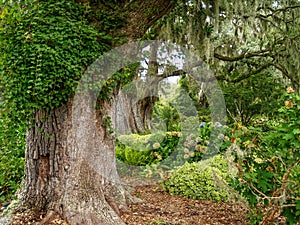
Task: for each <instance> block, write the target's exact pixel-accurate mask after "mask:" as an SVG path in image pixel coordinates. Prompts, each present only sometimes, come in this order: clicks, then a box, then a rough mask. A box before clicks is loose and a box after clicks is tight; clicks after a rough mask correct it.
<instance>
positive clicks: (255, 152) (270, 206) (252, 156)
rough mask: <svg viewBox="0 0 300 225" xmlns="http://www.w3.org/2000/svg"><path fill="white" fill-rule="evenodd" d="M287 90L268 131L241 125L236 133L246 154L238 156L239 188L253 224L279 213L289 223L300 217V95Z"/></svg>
mask: <svg viewBox="0 0 300 225" xmlns="http://www.w3.org/2000/svg"><path fill="white" fill-rule="evenodd" d="M287 92H288V93H287V94H286V95H284V98H285V105H284V106H283V107H281V108H280V110H279V112H280V117H281V118H280V119H279V120H278V121H275V122H276V123H277V126H273V127H270V129H269V131H268V132H263V131H262V129H261V128H260V129H255V128H245V127H242V126H239V127H237V128H236V131H235V132H233V134H234V135H235V142H236V143H234V144H235V146H236V148H240V149H242V150H243V151H242V152H243V154H242V157H240V156H238V155H237V162H238V165H239V171H240V173H239V182H236V189H237V190H238V191H240V193H241V194H242V195H243V196H244V197H245V198H246V199H247V201H248V203H249V205H250V206H251V208H252V209H253V210H252V212H251V222H252V224H258V223H259V224H267V221H274V220H275V219H276V218H277V217H278V216H284V217H286V222H287V224H295V223H296V222H297V221H299V220H300V181H299V176H300V129H299V124H300V120H299V118H300V96H299V95H297V94H296V93H294V90H293V89H292V88H288V89H287ZM235 152H238V151H235ZM261 206H263V207H261ZM262 208H263V209H264V210H262Z"/></svg>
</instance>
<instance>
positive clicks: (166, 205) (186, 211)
mask: <svg viewBox="0 0 300 225" xmlns="http://www.w3.org/2000/svg"><path fill="white" fill-rule="evenodd" d="M134 195H135V196H137V197H139V198H140V199H142V200H143V201H144V202H143V203H138V204H132V205H130V209H131V211H130V212H128V213H126V214H123V215H122V219H123V221H124V222H125V223H126V224H131V225H146V224H147V225H158V224H167V225H220V224H224V225H229V224H241V225H247V224H249V221H248V219H247V216H246V214H247V212H246V210H245V209H244V208H243V207H242V206H241V205H239V204H237V203H233V202H232V203H230V202H226V203H225V202H219V203H214V202H211V201H199V200H191V199H188V198H184V197H179V196H170V195H169V194H168V193H166V192H163V191H162V190H161V188H159V187H158V186H156V185H155V186H144V187H137V188H136V190H135V192H134Z"/></svg>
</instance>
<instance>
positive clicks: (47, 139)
mask: <svg viewBox="0 0 300 225" xmlns="http://www.w3.org/2000/svg"><path fill="white" fill-rule="evenodd" d="M79 2H81V1H79ZM82 2H86V1H82ZM124 2H125V1H122V7H125V8H126V10H127V11H126V10H125V9H124V12H125V14H126V13H127V14H126V15H127V16H126V18H127V21H126V23H125V24H124V26H122V27H121V28H118V29H119V34H120V36H121V37H123V38H127V40H129V41H130V40H131V41H132V40H135V39H136V38H139V37H141V36H142V35H143V34H144V32H146V30H147V29H148V28H149V27H150V26H151V25H152V24H153V23H154V22H155V21H156V20H158V19H159V18H161V17H162V16H163V15H164V14H166V13H167V12H169V11H170V9H171V3H170V1H165V0H158V1H150V0H146V1H144V0H143V1H142V0H136V1H128V2H127V3H126V4H125V3H124ZM123 3H124V4H123ZM95 4H96V3H94V2H92V1H91V5H92V7H95ZM157 9H159V10H158V11H157ZM81 97H82V99H81V101H75V100H74V97H70V98H69V100H68V101H67V103H66V104H63V105H61V106H60V107H57V108H55V109H53V110H43V109H40V110H37V112H36V113H35V114H34V121H35V122H34V124H32V126H31V127H30V128H29V129H28V131H27V139H26V141H27V146H26V178H25V187H24V189H23V191H22V195H21V203H22V205H23V206H25V207H26V208H30V209H34V210H46V211H47V212H48V213H47V216H46V218H45V219H44V220H43V222H42V223H41V224H47V222H49V221H50V220H51V219H52V218H53V217H54V216H56V215H60V216H61V217H62V218H63V219H65V220H66V221H67V222H68V223H69V224H71V225H75V224H87V225H95V224H106V225H107V224H108V225H110V224H111V225H118V224H124V223H123V222H122V220H121V219H120V217H119V215H120V214H121V213H122V210H126V205H127V204H128V203H129V202H132V201H135V199H134V198H133V197H132V196H131V195H130V194H129V192H128V191H127V190H126V189H125V187H124V186H123V185H122V183H121V181H120V179H119V176H118V173H117V169H116V163H115V137H114V136H113V134H111V132H110V129H111V128H110V123H109V118H113V116H112V115H114V114H115V112H114V110H115V109H116V108H115V107H113V106H112V104H111V101H108V100H107V101H102V102H101V105H100V107H99V109H97V110H94V106H93V103H92V102H93V101H92V99H90V98H89V97H87V96H81Z"/></svg>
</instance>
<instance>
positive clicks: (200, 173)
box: [163, 155, 230, 201]
mask: <svg viewBox="0 0 300 225" xmlns="http://www.w3.org/2000/svg"><path fill="white" fill-rule="evenodd" d="M229 181H230V174H229V173H228V164H227V162H226V160H225V159H224V158H223V157H222V156H221V155H217V156H215V157H213V158H211V159H208V160H204V161H201V162H193V163H186V164H185V165H183V166H182V167H180V168H179V169H178V170H176V171H175V172H174V174H172V175H171V176H170V178H169V179H167V180H165V181H164V184H163V186H164V189H165V190H167V191H168V192H169V193H170V194H172V195H182V196H186V197H189V198H192V199H207V200H212V201H225V200H227V199H228V189H227V188H226V183H227V182H229Z"/></svg>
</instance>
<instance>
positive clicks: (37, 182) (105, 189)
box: [23, 98, 130, 224]
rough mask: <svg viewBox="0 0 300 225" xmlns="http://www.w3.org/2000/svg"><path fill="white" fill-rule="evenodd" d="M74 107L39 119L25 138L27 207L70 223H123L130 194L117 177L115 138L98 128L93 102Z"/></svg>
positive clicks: (42, 113)
mask: <svg viewBox="0 0 300 225" xmlns="http://www.w3.org/2000/svg"><path fill="white" fill-rule="evenodd" d="M72 103H73V101H69V102H68V104H66V105H65V106H62V107H60V108H58V109H56V110H53V111H51V112H44V111H40V112H38V113H36V115H35V116H36V118H35V121H36V123H35V126H33V127H32V128H31V129H29V130H28V133H27V149H26V162H27V163H26V187H25V190H24V191H25V192H24V193H25V195H24V199H23V202H24V203H26V206H27V207H28V206H29V207H33V206H34V208H37V209H47V210H50V211H52V212H55V213H58V214H60V215H61V216H63V218H65V219H67V221H68V222H69V223H70V224H123V222H122V221H121V220H120V218H119V217H118V214H119V213H120V210H121V207H123V205H126V204H127V203H128V200H129V199H130V195H129V194H128V192H127V191H126V190H125V189H124V188H123V186H122V185H121V181H120V179H119V177H118V174H117V170H116V164H115V152H114V143H115V142H114V137H113V136H112V135H109V134H108V130H107V127H103V126H102V125H101V124H100V123H101V121H102V120H103V119H104V118H99V117H100V116H101V115H98V116H97V117H98V118H96V115H97V113H95V112H94V111H93V110H91V106H89V104H91V101H89V100H88V99H87V98H85V101H82V102H81V105H72ZM104 104H105V103H104ZM106 105H107V107H106V110H105V111H106V112H107V113H110V112H111V110H110V108H109V104H106ZM103 106H105V105H103ZM101 114H102V113H101ZM74 115H75V116H76V117H77V118H76V119H75V118H74ZM78 118H80V120H79V119H78ZM96 119H97V120H98V121H99V122H98V123H95V121H96ZM127 196H128V197H127Z"/></svg>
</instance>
